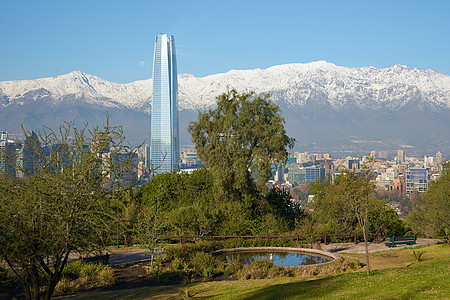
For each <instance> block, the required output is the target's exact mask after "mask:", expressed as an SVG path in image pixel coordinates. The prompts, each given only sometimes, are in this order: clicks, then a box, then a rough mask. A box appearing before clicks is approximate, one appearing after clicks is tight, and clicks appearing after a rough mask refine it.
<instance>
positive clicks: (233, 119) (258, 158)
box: [189, 89, 294, 201]
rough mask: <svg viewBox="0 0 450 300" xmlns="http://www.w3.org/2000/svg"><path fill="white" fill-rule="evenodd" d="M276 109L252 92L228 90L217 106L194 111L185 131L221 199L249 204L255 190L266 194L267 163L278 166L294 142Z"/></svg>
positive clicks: (221, 96)
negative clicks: (195, 120)
mask: <svg viewBox="0 0 450 300" xmlns="http://www.w3.org/2000/svg"><path fill="white" fill-rule="evenodd" d="M283 123H284V119H283V118H282V117H281V115H280V109H279V107H278V106H277V105H275V104H274V103H272V102H270V101H269V100H268V95H267V96H265V97H263V98H261V97H255V96H254V93H242V94H239V93H238V92H237V91H236V90H235V89H232V90H230V91H228V92H226V93H224V94H222V95H220V96H218V97H217V107H216V108H215V109H209V110H208V111H205V112H200V111H199V113H198V121H197V122H191V123H190V124H189V132H190V133H191V135H192V140H193V142H194V144H195V147H196V149H197V154H198V156H199V158H200V159H201V160H202V161H203V162H204V163H205V165H206V167H207V168H209V169H210V170H211V172H212V176H213V178H214V183H215V185H216V187H217V188H218V192H219V193H218V197H219V198H232V199H238V200H241V201H242V200H243V201H248V200H251V199H252V198H254V197H253V195H255V194H256V189H255V187H257V188H258V190H259V191H260V192H261V193H262V194H265V193H266V183H267V180H268V178H269V177H270V176H271V168H270V164H271V163H281V162H282V161H284V160H285V159H286V158H287V156H288V152H287V151H286V147H292V146H293V144H294V139H292V138H289V137H288V136H287V135H286V132H285V130H284V125H283Z"/></svg>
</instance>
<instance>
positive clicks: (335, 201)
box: [310, 161, 403, 273]
mask: <svg viewBox="0 0 450 300" xmlns="http://www.w3.org/2000/svg"><path fill="white" fill-rule="evenodd" d="M372 166H373V161H370V162H369V163H368V164H366V165H365V166H363V168H362V170H361V171H359V172H356V171H352V170H346V171H345V172H343V173H342V174H340V175H339V176H337V178H336V179H335V181H334V182H333V183H330V182H329V181H320V180H319V181H317V182H316V183H314V184H312V185H311V186H310V190H311V192H312V193H313V194H314V195H315V196H314V203H313V204H312V206H313V208H314V214H315V216H316V218H315V220H317V221H318V222H319V223H322V224H323V223H325V224H327V225H328V229H330V228H333V229H335V232H336V233H343V232H348V233H350V232H351V231H355V230H356V229H357V228H359V229H360V230H361V231H362V233H363V235H364V245H365V252H366V264H367V273H369V271H370V270H369V256H368V244H367V242H368V238H367V234H368V230H370V229H372V230H376V228H375V227H374V226H385V228H387V230H388V231H395V232H398V231H401V230H402V228H403V226H402V222H401V221H400V219H399V217H398V215H397V214H396V213H395V212H393V211H392V210H391V209H389V208H387V207H384V206H383V204H382V203H381V202H380V201H379V200H377V199H376V197H375V193H374V183H373V171H372ZM336 229H338V230H336ZM339 230H342V231H340V232H339Z"/></svg>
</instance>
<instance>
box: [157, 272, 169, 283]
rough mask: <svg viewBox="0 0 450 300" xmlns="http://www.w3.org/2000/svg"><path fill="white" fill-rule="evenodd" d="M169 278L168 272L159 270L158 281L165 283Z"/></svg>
mask: <svg viewBox="0 0 450 300" xmlns="http://www.w3.org/2000/svg"><path fill="white" fill-rule="evenodd" d="M168 280H169V273H167V272H161V273H160V274H159V275H158V281H159V282H161V283H166V282H167V281H168Z"/></svg>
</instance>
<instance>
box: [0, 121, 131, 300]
mask: <svg viewBox="0 0 450 300" xmlns="http://www.w3.org/2000/svg"><path fill="white" fill-rule="evenodd" d="M24 134H25V137H26V139H27V141H28V142H26V143H25V144H24V146H23V153H31V156H30V157H32V158H33V161H32V164H33V168H32V169H31V170H29V169H25V168H23V167H21V166H20V164H18V165H17V168H18V171H20V172H22V173H23V174H24V178H25V179H22V178H15V177H14V176H12V175H11V174H7V173H4V172H2V173H1V174H0V190H1V191H2V192H1V193H0V254H1V255H2V257H3V259H4V260H5V261H6V263H7V264H8V265H9V267H10V268H11V269H13V270H14V271H15V273H17V274H18V276H19V279H20V281H21V282H22V284H23V286H24V289H25V293H26V297H27V298H37V297H39V294H40V285H41V279H40V278H41V277H43V278H44V280H45V288H44V290H45V292H44V298H45V299H49V298H50V297H51V295H52V293H53V290H54V288H55V286H56V284H57V282H58V281H59V279H60V275H61V272H62V271H63V268H64V265H65V264H66V262H67V259H68V256H69V254H70V253H71V252H73V251H83V250H87V249H89V250H92V249H97V248H100V247H102V240H101V236H102V234H103V233H105V232H107V231H108V225H109V224H108V222H109V220H111V213H112V210H111V208H112V207H113V205H115V204H113V203H111V201H110V199H111V194H112V190H111V189H107V188H104V187H106V186H111V185H112V183H113V181H112V178H114V184H117V185H122V184H124V181H123V180H122V179H123V178H124V175H125V174H127V173H128V172H129V168H130V167H131V165H132V157H133V155H134V154H135V150H136V149H130V148H129V146H128V145H126V144H125V142H124V137H123V132H122V129H121V128H119V127H111V126H110V125H109V121H108V120H107V122H106V125H104V127H103V128H99V127H94V128H92V129H89V128H88V127H87V124H86V125H84V126H82V127H81V128H77V127H75V126H74V124H73V123H65V124H64V125H62V126H60V128H59V129H58V130H56V131H53V130H51V129H47V128H46V129H45V130H44V131H43V132H38V133H37V134H33V133H27V132H24ZM18 154H20V151H19V152H17V153H8V152H2V153H1V156H2V157H3V158H4V159H5V160H7V161H9V162H15V161H17V159H18V157H17V155H18Z"/></svg>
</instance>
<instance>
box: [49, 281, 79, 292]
mask: <svg viewBox="0 0 450 300" xmlns="http://www.w3.org/2000/svg"><path fill="white" fill-rule="evenodd" d="M79 286H80V285H79V284H77V283H76V282H74V281H71V280H70V279H69V278H67V277H63V278H61V280H60V281H59V282H58V284H57V285H56V287H55V292H56V293H60V294H73V293H75V292H76V291H78V288H79Z"/></svg>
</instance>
